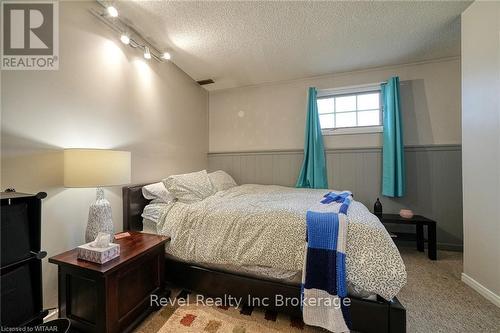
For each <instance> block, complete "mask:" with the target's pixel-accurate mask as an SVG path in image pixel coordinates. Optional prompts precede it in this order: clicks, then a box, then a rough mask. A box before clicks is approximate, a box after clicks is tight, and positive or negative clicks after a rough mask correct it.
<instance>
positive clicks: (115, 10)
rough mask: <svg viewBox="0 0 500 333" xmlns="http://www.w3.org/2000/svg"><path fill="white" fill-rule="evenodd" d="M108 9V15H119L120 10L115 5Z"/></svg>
mask: <svg viewBox="0 0 500 333" xmlns="http://www.w3.org/2000/svg"><path fill="white" fill-rule="evenodd" d="M106 11H107V12H108V15H109V16H111V17H117V16H118V10H117V9H116V8H115V7H113V6H108V7H107V8H106Z"/></svg>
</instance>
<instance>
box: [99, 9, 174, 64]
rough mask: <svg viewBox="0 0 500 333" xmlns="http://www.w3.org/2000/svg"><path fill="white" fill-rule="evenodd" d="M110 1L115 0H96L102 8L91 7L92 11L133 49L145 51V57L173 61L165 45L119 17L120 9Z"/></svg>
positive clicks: (160, 60)
mask: <svg viewBox="0 0 500 333" xmlns="http://www.w3.org/2000/svg"><path fill="white" fill-rule="evenodd" d="M109 1H113V0H96V2H97V3H98V4H99V5H100V6H101V9H100V10H99V9H95V8H91V9H90V12H91V13H92V14H93V15H94V16H95V17H97V18H98V19H99V20H101V21H102V22H103V23H104V24H106V25H107V26H108V27H109V28H111V29H112V30H113V31H114V32H115V33H116V34H118V36H119V38H120V41H121V42H122V43H123V44H124V45H128V46H130V47H131V48H133V49H137V50H140V51H141V52H143V56H144V59H146V60H151V59H153V60H156V61H159V62H164V61H171V59H172V55H171V54H170V52H167V51H164V50H165V49H164V48H163V47H161V48H159V47H157V46H156V45H155V44H154V43H152V42H151V41H149V40H148V39H147V38H145V37H144V36H142V34H141V33H140V32H138V31H137V30H136V29H135V28H134V25H133V24H131V23H129V22H128V21H126V20H124V19H122V17H118V16H119V15H118V9H117V8H116V7H115V6H113V5H111V4H110V2H109ZM111 3H112V2H111Z"/></svg>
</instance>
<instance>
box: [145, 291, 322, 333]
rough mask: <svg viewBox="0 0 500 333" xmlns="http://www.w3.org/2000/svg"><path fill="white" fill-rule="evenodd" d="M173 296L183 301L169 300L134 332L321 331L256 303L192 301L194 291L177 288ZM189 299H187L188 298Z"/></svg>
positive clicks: (298, 319)
mask: <svg viewBox="0 0 500 333" xmlns="http://www.w3.org/2000/svg"><path fill="white" fill-rule="evenodd" d="M177 293H178V296H177V297H176V299H179V298H180V299H187V300H188V301H187V302H185V303H189V304H183V302H180V304H181V305H179V303H178V302H173V303H174V304H169V305H167V306H165V307H163V308H162V309H161V310H160V311H159V313H157V314H156V315H154V316H152V317H150V318H149V319H148V320H146V321H145V323H144V324H143V325H142V326H141V327H139V328H138V329H137V330H136V332H141V333H192V332H207V333H226V332H227V333H262V332H269V333H278V332H292V333H293V332H311V333H312V332H325V331H324V330H322V329H320V328H316V327H310V326H307V325H304V322H303V321H302V319H301V318H295V317H290V316H288V315H285V314H281V313H277V312H274V311H268V310H265V309H262V308H258V307H250V306H243V307H227V306H215V305H212V306H207V305H199V304H196V302H195V301H193V299H194V298H195V295H194V294H189V293H188V292H187V291H180V292H177ZM190 299H191V301H189V300H190Z"/></svg>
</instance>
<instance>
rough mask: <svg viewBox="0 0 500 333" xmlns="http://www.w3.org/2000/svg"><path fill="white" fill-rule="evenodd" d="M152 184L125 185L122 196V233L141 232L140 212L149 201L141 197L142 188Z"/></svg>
mask: <svg viewBox="0 0 500 333" xmlns="http://www.w3.org/2000/svg"><path fill="white" fill-rule="evenodd" d="M149 184H152V183H146V184H137V185H127V186H124V187H122V194H123V196H122V197H123V231H129V230H130V231H142V216H141V214H142V211H143V210H144V207H145V206H146V205H147V204H148V203H149V202H150V201H151V200H148V199H146V198H144V197H143V195H142V187H143V186H146V185H149Z"/></svg>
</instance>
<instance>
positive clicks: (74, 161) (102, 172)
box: [64, 149, 130, 187]
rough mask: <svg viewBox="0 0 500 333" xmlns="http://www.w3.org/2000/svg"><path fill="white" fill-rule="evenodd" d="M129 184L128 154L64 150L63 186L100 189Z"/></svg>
mask: <svg viewBox="0 0 500 333" xmlns="http://www.w3.org/2000/svg"><path fill="white" fill-rule="evenodd" d="M128 183H130V152H128V151H116V150H105V149H66V150H64V186H65V187H100V186H114V185H123V184H128Z"/></svg>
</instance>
